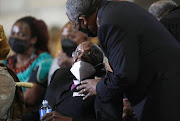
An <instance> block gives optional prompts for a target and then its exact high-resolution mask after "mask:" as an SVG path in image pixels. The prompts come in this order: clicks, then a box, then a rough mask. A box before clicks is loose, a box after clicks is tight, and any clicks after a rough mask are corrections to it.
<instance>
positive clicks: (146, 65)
mask: <svg viewBox="0 0 180 121" xmlns="http://www.w3.org/2000/svg"><path fill="white" fill-rule="evenodd" d="M66 14H67V16H68V18H69V19H70V21H71V22H72V23H74V25H75V29H78V30H80V31H82V32H84V33H86V34H87V35H88V36H96V35H98V38H99V41H100V45H101V48H102V50H103V51H104V53H105V54H106V56H107V57H108V60H109V63H110V66H111V68H112V70H113V73H108V76H107V77H106V78H103V79H101V80H98V79H87V80H84V81H82V82H81V83H82V85H80V86H78V87H77V89H78V90H80V92H79V93H84V92H85V93H88V94H87V95H86V96H85V98H84V99H85V100H86V99H87V98H88V97H89V96H92V95H97V99H98V100H99V102H100V103H99V108H98V110H99V112H102V113H100V114H99V115H100V116H101V117H102V118H104V117H105V116H107V115H108V116H109V117H113V115H112V114H111V113H108V112H106V111H107V110H105V108H106V109H108V106H106V104H108V103H110V102H111V101H113V100H116V98H117V96H116V94H117V93H123V94H124V95H125V96H127V98H128V99H129V101H130V103H131V105H133V106H135V107H134V111H135V113H136V115H137V117H138V119H139V120H141V121H170V120H173V121H179V120H180V117H179V116H178V114H179V113H180V110H179V109H180V104H179V101H180V95H179V92H180V81H179V79H180V63H179V62H180V48H179V44H178V43H177V41H176V40H175V39H174V38H173V36H172V35H171V34H170V33H169V32H168V31H167V30H166V29H165V28H164V27H163V25H162V24H160V23H159V22H158V21H157V20H156V19H155V18H154V17H153V16H152V15H151V14H149V13H148V12H147V11H146V10H144V9H142V8H141V7H139V6H137V5H136V4H134V3H131V2H127V1H106V0H67V3H66ZM101 107H103V108H101ZM116 108H118V106H114V109H116ZM104 112H106V113H104Z"/></svg>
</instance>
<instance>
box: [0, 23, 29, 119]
mask: <svg viewBox="0 0 180 121" xmlns="http://www.w3.org/2000/svg"><path fill="white" fill-rule="evenodd" d="M9 50H10V47H9V45H8V43H7V38H6V36H5V33H4V30H3V27H2V26H1V25H0V60H4V59H6V56H7V54H8V53H9ZM15 82H19V80H18V78H17V76H16V75H15V74H14V72H13V71H12V70H11V69H10V68H8V67H7V66H6V65H4V64H2V63H0V121H6V120H7V119H17V118H20V117H21V116H22V115H23V113H24V109H25V107H24V103H23V94H22V90H21V88H19V87H15Z"/></svg>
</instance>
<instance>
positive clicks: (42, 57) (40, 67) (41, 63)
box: [3, 52, 52, 84]
mask: <svg viewBox="0 0 180 121" xmlns="http://www.w3.org/2000/svg"><path fill="white" fill-rule="evenodd" d="M15 61H16V56H12V57H9V58H8V59H7V60H6V61H3V63H4V64H6V65H8V66H9V67H10V68H11V69H12V70H13V71H14V72H15V73H16V74H17V76H18V78H19V80H20V81H21V82H29V80H30V78H32V76H36V77H34V79H35V80H34V81H33V82H35V83H41V84H44V83H46V84H47V76H48V72H49V68H50V66H51V62H52V57H51V56H50V54H49V53H47V52H43V53H41V54H39V55H37V54H33V55H32V56H31V59H30V61H29V63H28V64H27V65H26V66H25V67H22V68H14V66H13V64H14V62H15ZM36 71H37V72H36ZM30 81H31V82H32V80H30Z"/></svg>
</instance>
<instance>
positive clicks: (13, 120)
mask: <svg viewBox="0 0 180 121" xmlns="http://www.w3.org/2000/svg"><path fill="white" fill-rule="evenodd" d="M7 121H22V120H21V119H8V120H7Z"/></svg>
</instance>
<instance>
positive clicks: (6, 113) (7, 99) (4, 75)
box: [0, 66, 16, 120]
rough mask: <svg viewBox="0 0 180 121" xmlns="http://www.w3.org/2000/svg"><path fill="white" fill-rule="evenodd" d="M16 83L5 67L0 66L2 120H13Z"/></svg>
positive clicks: (0, 109) (0, 113)
mask: <svg viewBox="0 0 180 121" xmlns="http://www.w3.org/2000/svg"><path fill="white" fill-rule="evenodd" d="M15 90H16V88H15V82H14V79H13V78H12V76H11V75H10V74H9V72H8V71H7V69H6V68H5V67H1V66H0V120H5V119H7V118H11V117H12V114H10V112H11V105H12V102H13V99H14V95H15Z"/></svg>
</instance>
